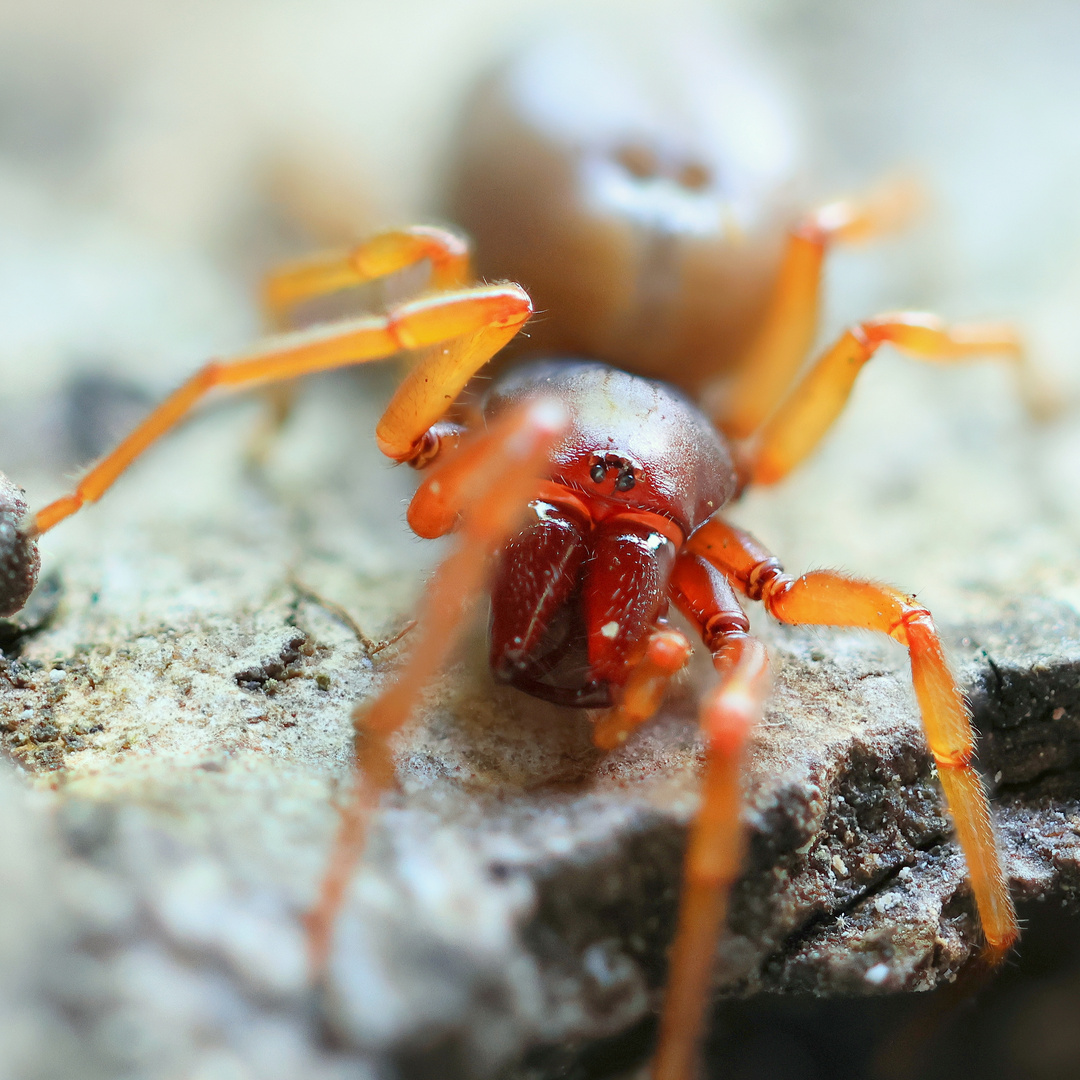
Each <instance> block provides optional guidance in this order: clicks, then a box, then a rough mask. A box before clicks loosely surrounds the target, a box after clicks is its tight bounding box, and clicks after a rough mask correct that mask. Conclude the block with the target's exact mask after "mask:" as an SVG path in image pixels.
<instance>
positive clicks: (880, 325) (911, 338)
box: [747, 312, 1023, 484]
mask: <svg viewBox="0 0 1080 1080" xmlns="http://www.w3.org/2000/svg"><path fill="white" fill-rule="evenodd" d="M884 344H890V345H894V346H896V347H897V348H898V349H901V350H903V351H904V352H906V353H910V354H911V355H912V356H915V357H918V358H919V359H920V360H936V361H943V362H945V363H952V362H954V361H957V360H966V359H967V358H968V357H971V356H981V355H986V354H987V353H1002V354H1004V355H1006V356H1008V357H1009V358H1010V359H1013V360H1016V361H1020V360H1021V358H1022V357H1023V350H1022V348H1021V346H1020V342H1019V340H1018V339H1017V337H1016V334H1015V333H1014V332H1013V331H1012V329H1011V328H1009V327H1008V326H954V327H946V326H945V325H944V324H943V323H942V322H941V320H940V319H937V318H935V317H934V316H933V315H924V314H919V313H913V312H903V313H899V314H895V315H882V316H880V317H879V318H876V319H869V320H867V321H866V322H861V323H858V324H856V325H855V326H853V327H852V328H851V329H850V330H848V331H847V332H846V333H845V334H844V335H843V336H842V337H841V338H840V340H839V341H838V342H837V343H836V344H835V345H833V346H832V348H830V349H829V350H828V351H827V352H826V353H825V354H824V355H823V356H822V357H821V358H820V359H819V360H818V361H817V363H815V364H814V366H813V367H812V368H811V369H810V370H809V371H808V372H807V373H806V375H805V376H804V377H803V379H802V380H801V381H800V382H799V384H798V386H796V387H795V389H794V390H793V391H792V392H791V394H790V395H789V396H788V397H787V398H786V399H785V401H784V403H783V404H782V405H781V406H780V408H779V409H778V410H777V411H776V412H774V413H773V414H772V416H771V417H770V418H769V420H768V421H767V423H766V424H765V426H764V428H762V429H761V431H760V432H759V433H758V435H757V436H756V437H755V439H754V440H753V443H752V445H751V447H750V449H749V452H748V454H747V460H748V468H749V480H750V482H751V483H754V484H775V483H776V482H777V481H778V480H781V479H783V477H785V476H787V474H788V473H789V472H791V470H792V469H793V468H795V466H796V465H798V464H799V463H800V462H801V461H802V460H803V459H804V458H806V457H807V455H808V454H809V453H810V452H811V450H813V449H814V447H815V446H817V444H818V443H819V442H820V441H821V439H822V437H823V436H824V435H825V432H826V431H828V430H829V428H830V427H831V426H832V424H833V422H834V421H835V420H836V418H837V417H838V416H839V415H840V413H841V411H842V410H843V408H844V406H845V405H846V404H847V400H848V396H849V395H850V394H851V389H852V387H853V386H854V385H855V379H856V378H857V376H858V374H859V372H860V371H861V370H862V366H863V365H864V364H865V363H866V362H867V361H868V360H869V359H870V358H871V357H872V356H873V355H874V354H875V353H876V352H877V350H878V348H879V347H880V346H881V345H884Z"/></svg>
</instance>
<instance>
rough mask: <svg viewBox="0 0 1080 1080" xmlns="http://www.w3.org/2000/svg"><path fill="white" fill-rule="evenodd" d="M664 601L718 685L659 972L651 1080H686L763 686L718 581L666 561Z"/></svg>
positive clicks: (739, 835) (708, 570) (691, 560)
mask: <svg viewBox="0 0 1080 1080" xmlns="http://www.w3.org/2000/svg"><path fill="white" fill-rule="evenodd" d="M671 588H672V595H673V597H674V599H675V603H676V605H677V606H678V607H679V610H680V611H682V612H683V614H684V615H686V616H687V618H689V619H690V620H691V621H692V622H693V623H694V624H695V625H696V626H697V628H698V630H699V631H700V633H701V636H702V639H703V640H704V642H705V645H706V647H707V648H708V649H709V650H710V652H711V653H712V658H713V664H714V666H715V667H716V670H717V672H718V673H719V675H720V679H721V681H720V684H719V685H718V686H717V687H716V688H715V689H714V690H713V691H712V692H711V693H710V694H709V696H708V697H707V698H706V700H705V702H704V705H703V708H702V712H701V728H702V733H703V735H704V737H705V775H704V782H703V785H702V801H701V809H700V810H699V811H698V815H697V818H696V819H695V820H694V823H693V825H692V827H691V830H690V840H689V845H688V847H687V851H686V861H685V864H684V870H683V887H682V896H681V898H680V901H679V922H678V928H677V930H676V933H675V943H674V945H673V946H672V950H671V962H670V966H669V969H668V984H667V996H666V998H665V1000H664V1012H663V1016H662V1017H661V1020H660V1041H659V1044H658V1046H657V1051H656V1056H655V1058H654V1059H653V1066H652V1077H653V1080H689V1078H690V1077H692V1076H693V1075H694V1067H695V1063H696V1060H697V1054H698V1047H699V1044H700V1042H701V1036H702V1033H703V1030H704V1024H705V1014H706V1008H707V1006H708V1002H709V989H710V985H711V981H712V974H713V968H714V966H715V957H716V943H717V939H718V938H719V936H720V934H721V932H722V931H723V927H724V923H725V922H726V920H727V906H728V896H729V894H730V892H731V887H732V885H733V884H734V882H735V880H736V878H737V877H738V875H739V870H740V868H741V866H742V858H743V846H744V838H743V830H742V827H741V825H740V820H739V819H740V810H741V808H742V785H741V783H740V772H741V763H742V757H743V750H744V748H745V746H746V743H747V740H748V738H749V736H750V733H751V732H752V730H753V727H754V725H755V724H756V723H757V721H758V718H759V717H760V716H761V711H762V708H763V705H764V702H765V698H766V696H767V694H768V689H769V671H768V656H767V654H766V652H765V647H764V646H763V645H762V644H761V642H760V641H758V640H757V639H755V638H753V637H750V635H749V633H748V631H749V626H750V624H749V622H748V621H747V618H746V615H745V614H744V613H743V611H742V609H741V607H740V606H739V602H738V600H737V599H736V598H735V595H734V593H733V592H732V591H731V586H730V585H728V583H727V581H726V580H725V579H724V577H723V576H722V575H721V574H719V573H718V572H717V571H716V570H714V569H713V568H712V567H711V566H709V565H708V563H707V562H706V561H705V560H704V559H701V558H699V557H698V556H696V555H694V554H689V553H684V554H683V555H681V556H680V557H679V559H678V560H677V562H676V564H675V571H674V574H673V576H672V583H671Z"/></svg>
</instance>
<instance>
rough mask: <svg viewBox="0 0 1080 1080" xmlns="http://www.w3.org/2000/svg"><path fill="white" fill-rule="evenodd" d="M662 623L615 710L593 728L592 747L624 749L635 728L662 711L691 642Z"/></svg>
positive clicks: (651, 635)
mask: <svg viewBox="0 0 1080 1080" xmlns="http://www.w3.org/2000/svg"><path fill="white" fill-rule="evenodd" d="M658 622H659V623H660V624H659V625H658V626H656V627H655V628H654V629H653V630H651V631H650V632H649V635H648V637H647V638H646V639H645V651H644V653H643V655H642V657H641V659H640V660H639V661H638V662H637V663H636V664H635V665H634V667H633V668H632V670H631V671H630V676H629V678H627V680H626V683H625V685H624V686H622V687H621V688H620V689H619V691H618V700H617V702H616V704H615V707H614V708H612V709H609V710H608V711H607V712H605V713H603V714H601V716H600V718H599V719H598V720H597V721H596V724H595V726H594V727H593V745H594V746H597V747H599V749H601V750H614V749H615V747H617V746H621V745H622V744H623V743H624V742H626V740H627V738H628V737H629V735H630V732H632V731H633V730H634V729H635V728H638V727H640V726H641V725H642V724H644V723H645V721H646V720H648V719H649V718H650V717H651V716H652V715H653V714H654V713H655V712H656V710H657V709H658V708H659V707H660V702H661V701H662V700H663V697H664V693H665V692H666V691H667V688H668V683H670V682H671V680H672V678H673V677H674V676H675V675H676V674H677V673H678V672H680V671H681V670H682V669H683V667H685V665H686V661H687V660H688V659H689V658H690V642H689V641H687V640H686V635H685V634H683V633H682V632H681V631H679V630H673V629H672V628H671V627H669V626H667V625H666V624H664V623H663V621H661V620H658Z"/></svg>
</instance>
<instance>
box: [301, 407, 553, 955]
mask: <svg viewBox="0 0 1080 1080" xmlns="http://www.w3.org/2000/svg"><path fill="white" fill-rule="evenodd" d="M567 422H568V417H567V415H566V413H565V411H564V410H563V409H562V408H561V407H560V406H558V405H555V404H553V403H551V402H538V403H534V404H532V405H530V406H527V407H525V408H523V409H520V410H516V411H514V412H513V413H510V414H508V415H507V416H506V417H505V418H503V419H501V420H500V421H499V423H498V424H497V425H496V426H495V427H493V428H492V429H491V431H490V432H488V433H487V434H486V435H485V436H484V438H485V439H487V440H488V446H489V449H490V451H491V452H490V453H489V454H487V455H486V456H484V457H483V458H482V459H481V461H480V462H479V463H478V465H477V467H476V469H475V470H474V472H473V477H472V480H473V486H472V494H473V496H474V500H475V501H474V503H473V506H472V507H471V509H470V510H469V511H468V513H466V514H465V515H464V516H463V517H462V519H461V525H460V528H459V530H458V531H459V535H460V539H459V541H458V544H457V547H456V548H455V549H454V550H453V551H452V552H451V553H450V555H448V556H447V558H446V559H445V560H444V562H443V563H442V564H441V565H440V566H439V568H438V570H436V572H435V574H434V576H433V577H432V579H431V581H430V583H429V585H428V589H427V595H426V598H425V601H424V604H423V608H422V611H421V612H420V614H419V615H418V628H417V630H416V632H415V633H414V634H413V635H412V647H411V649H410V650H409V655H408V659H407V660H406V662H405V664H404V665H403V667H402V668H401V669H400V670H399V671H398V672H397V675H396V678H395V680H394V682H393V683H392V684H391V685H390V686H388V687H387V688H386V689H385V690H383V692H382V693H381V694H380V695H379V696H378V697H377V698H376V699H375V700H374V701H373V702H370V703H368V704H364V705H360V706H357V708H356V710H355V711H354V713H353V722H354V724H355V726H356V769H357V784H356V790H355V792H354V795H353V798H352V802H351V803H350V804H349V806H348V807H347V808H346V809H345V811H344V812H343V814H342V818H341V825H340V827H339V829H338V834H337V837H336V839H335V841H334V846H333V850H332V853H331V856H330V862H329V865H328V867H327V871H326V876H325V877H324V878H323V881H322V885H321V888H320V894H319V899H318V902H317V903H316V906H315V907H314V909H313V910H312V911H311V913H310V914H309V915H308V919H307V930H308V945H309V949H310V957H311V964H312V968H313V970H314V972H315V973H316V974H319V973H321V972H322V970H323V969H324V968H325V966H326V960H327V957H328V955H329V949H330V938H331V935H332V933H333V929H334V920H335V919H336V917H337V913H338V911H339V910H340V908H341V904H342V901H343V899H344V897H345V890H346V889H347V887H348V884H349V879H350V877H351V875H352V871H353V868H354V867H355V865H356V862H357V860H358V859H359V858H360V855H361V854H362V852H363V848H364V843H365V840H366V837H367V823H368V818H369V814H370V812H371V810H373V809H374V808H375V806H376V805H377V804H378V801H379V798H380V797H381V795H382V793H383V792H385V791H386V790H388V789H389V788H390V787H391V786H392V785H393V779H394V770H393V758H392V755H391V750H390V740H391V738H392V737H393V736H394V735H395V734H396V733H397V732H398V731H399V730H400V729H401V727H402V726H403V725H404V724H405V722H406V721H407V720H408V719H409V716H410V715H411V714H412V712H413V710H414V709H415V708H416V705H417V703H418V701H419V700H420V696H421V694H422V692H423V690H424V688H425V687H426V686H427V684H428V683H429V682H430V681H431V680H432V679H433V678H434V677H435V675H436V674H437V673H438V671H439V669H440V668H441V667H442V666H443V664H444V663H445V661H446V658H447V656H448V655H449V653H450V651H451V650H452V649H453V647H454V645H455V644H456V642H457V639H458V637H459V636H460V633H461V630H462V628H463V626H464V615H465V610H466V608H467V606H468V605H469V604H470V603H471V602H472V601H473V600H474V599H475V598H476V597H477V595H478V594H479V593H480V592H481V591H482V589H483V587H484V580H485V577H486V574H487V567H488V562H489V560H490V556H491V553H492V551H493V550H494V549H496V548H497V547H498V546H499V545H501V544H502V543H503V542H504V541H505V540H506V538H507V537H508V536H509V535H510V534H511V532H512V531H513V529H514V528H515V527H516V525H517V523H518V520H519V519H520V517H521V514H522V513H523V512H524V510H525V507H526V506H527V505H528V502H529V499H530V498H531V497H532V495H533V494H534V492H535V489H536V487H537V485H538V483H539V478H540V477H542V476H543V474H544V472H545V471H546V469H547V463H548V455H549V453H550V450H551V447H552V446H553V444H554V443H555V441H556V440H557V439H558V438H559V437H560V436H561V435H562V433H563V431H564V430H565V428H566V425H567ZM450 465H451V466H453V465H456V461H455V459H453V458H451V459H450Z"/></svg>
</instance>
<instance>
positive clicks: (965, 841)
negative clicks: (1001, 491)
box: [688, 520, 1019, 964]
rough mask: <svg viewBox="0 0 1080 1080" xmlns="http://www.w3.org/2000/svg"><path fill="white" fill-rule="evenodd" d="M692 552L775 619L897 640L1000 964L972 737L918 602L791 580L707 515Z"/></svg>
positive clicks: (993, 856)
mask: <svg viewBox="0 0 1080 1080" xmlns="http://www.w3.org/2000/svg"><path fill="white" fill-rule="evenodd" d="M688 546H689V548H690V550H691V551H693V552H695V553H697V554H699V555H701V556H702V557H703V558H705V559H707V560H708V561H709V562H710V563H712V564H713V566H715V567H717V569H719V570H720V571H721V572H722V573H723V574H725V575H726V576H727V577H728V578H729V580H731V581H732V583H733V584H735V585H736V587H738V588H740V589H741V590H742V591H743V592H745V593H746V595H747V596H749V597H750V598H751V599H754V600H758V599H760V600H761V601H762V602H763V603H764V604H765V607H766V610H768V611H769V613H770V614H771V615H773V616H774V617H775V618H777V619H779V620H780V621H781V622H785V623H790V624H811V625H818V626H855V627H860V628H863V629H866V630H876V631H878V632H880V633H883V634H888V635H889V636H890V637H892V638H894V639H895V640H896V641H899V642H900V644H901V645H905V646H906V647H907V650H908V654H909V656H910V658H911V676H912V681H913V683H914V686H915V697H916V699H917V700H918V703H919V711H920V712H921V714H922V723H923V729H924V730H925V732H926V741H927V743H928V744H929V746H930V751H931V753H932V754H933V755H934V760H935V762H936V763H937V768H938V776H939V777H940V778H941V786H942V788H943V789H944V792H945V798H946V800H947V802H948V805H949V809H950V811H951V812H952V817H953V822H954V824H955V827H956V835H957V839H958V840H959V842H960V847H961V850H962V851H963V853H964V859H965V861H966V863H967V868H968V876H969V878H970V879H971V888H972V892H973V893H974V896H975V903H976V906H977V907H978V911H979V918H980V920H981V921H982V927H983V934H984V936H985V938H986V948H985V954H984V960H985V961H986V962H988V963H990V964H995V963H998V962H1000V961H1001V960H1002V959H1003V958H1004V957H1005V955H1006V954H1007V953H1008V951H1009V949H1010V948H1012V945H1013V943H1014V942H1015V941H1016V938H1017V936H1018V934H1019V930H1018V926H1017V921H1016V912H1015V910H1014V908H1013V905H1012V900H1011V899H1010V897H1009V889H1008V884H1007V882H1006V880H1005V875H1004V872H1003V871H1002V867H1001V861H1000V859H999V857H998V852H997V845H996V843H995V840H994V830H993V825H992V822H991V817H990V807H989V805H988V803H987V799H986V793H985V791H984V790H983V785H982V780H981V779H980V777H979V775H978V773H977V772H976V771H975V770H974V768H973V767H972V765H971V758H972V755H973V754H974V750H975V737H974V733H973V732H972V729H971V715H970V713H969V712H968V709H967V705H966V703H965V702H964V697H963V694H962V693H961V692H960V689H959V687H958V686H957V685H956V681H955V680H954V678H953V676H952V673H951V672H950V671H949V667H948V663H947V661H946V659H945V653H944V650H943V648H942V645H941V640H940V638H939V637H938V634H937V630H936V629H935V628H934V622H933V619H932V618H931V616H930V612H928V611H927V610H926V609H925V608H923V607H920V606H919V605H918V604H916V603H914V602H913V601H912V600H911V599H910V598H909V597H906V596H904V595H903V593H900V592H898V591H897V590H895V589H892V588H889V587H888V586H886V585H878V584H875V583H873V582H869V581H858V580H855V579H852V578H848V577H845V576H844V575H842V574H838V573H836V572H834V571H827V570H819V571H816V572H814V573H809V574H803V575H802V577H799V578H795V579H793V578H791V577H790V576H789V575H787V574H785V573H784V572H783V570H782V569H781V567H780V563H779V561H778V560H777V559H775V558H773V557H772V556H770V555H769V554H768V552H766V551H765V550H764V549H763V548H762V547H761V545H760V544H758V542H757V541H756V540H754V539H753V538H752V537H750V536H749V535H748V534H746V533H744V532H742V530H740V529H735V528H733V527H732V526H730V525H727V524H726V523H724V522H722V521H719V520H713V521H710V522H708V523H707V524H706V525H704V526H703V527H702V528H701V529H699V530H698V531H697V532H696V533H695V534H694V535H693V536H692V537H691V539H690V541H689V545H688Z"/></svg>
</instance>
